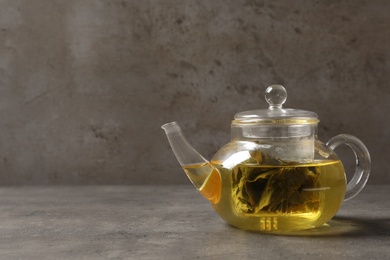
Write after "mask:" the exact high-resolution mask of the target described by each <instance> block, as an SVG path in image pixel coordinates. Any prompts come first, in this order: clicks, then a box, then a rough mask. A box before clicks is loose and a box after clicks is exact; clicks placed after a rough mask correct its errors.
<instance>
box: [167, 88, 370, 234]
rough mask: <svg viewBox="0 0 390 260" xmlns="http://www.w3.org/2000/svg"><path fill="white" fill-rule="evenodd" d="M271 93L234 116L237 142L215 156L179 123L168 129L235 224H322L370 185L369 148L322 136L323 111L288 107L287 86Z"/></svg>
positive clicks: (179, 153) (265, 228) (261, 227)
mask: <svg viewBox="0 0 390 260" xmlns="http://www.w3.org/2000/svg"><path fill="white" fill-rule="evenodd" d="M265 99H266V101H267V102H268V104H269V108H268V109H260V110H253V111H245V112H240V113H237V114H236V115H235V116H234V120H233V121H232V124H231V137H232V138H231V141H230V142H229V143H228V144H226V145H224V146H223V147H222V148H221V149H220V150H219V151H218V152H217V153H216V154H215V155H214V157H213V158H212V160H211V161H208V160H206V159H205V158H204V157H203V156H201V155H200V154H199V153H198V152H197V151H196V150H195V149H194V148H193V147H192V146H191V145H190V144H189V143H188V142H187V141H186V139H185V138H184V136H183V135H182V132H181V129H180V127H179V126H178V124H177V123H176V122H172V123H168V124H165V125H163V126H162V128H163V129H164V130H165V133H166V135H167V137H168V140H169V143H170V145H171V147H172V150H173V152H174V153H175V155H176V158H177V159H178V161H179V163H180V164H181V166H182V167H183V169H184V171H185V173H186V174H187V176H188V178H189V179H190V180H191V182H192V183H193V184H194V186H195V187H196V188H197V189H198V191H199V192H200V193H201V194H202V195H203V196H204V197H205V198H207V199H208V200H209V201H210V202H211V205H212V206H213V208H214V209H215V211H216V212H217V213H218V214H219V215H220V217H221V218H222V219H224V220H225V221H226V222H227V223H229V224H230V225H232V226H235V227H238V228H242V229H245V230H252V231H261V232H269V233H289V232H293V231H297V230H303V229H310V228H315V227H318V226H321V225H322V224H324V223H326V222H327V221H329V220H330V219H331V218H332V217H333V216H334V215H335V214H336V212H337V211H338V210H339V208H340V206H341V204H342V202H343V200H348V199H351V198H352V197H354V196H356V195H357V194H358V193H359V192H360V191H361V190H362V189H363V187H364V186H365V184H366V182H367V179H368V177H369V173H370V166H371V160H370V155H369V152H368V150H367V148H366V146H365V145H364V144H363V143H362V142H361V141H360V140H359V139H357V138H356V137H354V136H351V135H346V134H341V135H337V136H335V137H333V138H332V139H331V140H329V141H328V143H327V144H326V145H325V144H323V143H322V142H321V141H319V140H318V138H317V124H318V122H319V120H318V116H317V114H316V113H314V112H310V111H304V110H297V109H285V108H283V107H282V106H283V104H284V102H285V101H286V99H287V92H286V90H285V89H284V87H283V86H281V85H272V86H270V87H268V88H267V90H266V92H265ZM343 144H344V145H347V146H349V147H350V148H351V149H352V150H353V152H354V154H355V156H356V170H355V174H354V175H353V178H352V179H351V180H350V181H349V183H348V184H347V183H346V182H347V181H346V176H345V172H344V167H343V165H342V163H341V161H340V159H339V158H338V157H337V155H336V153H335V152H334V149H335V148H336V147H338V146H339V145H343Z"/></svg>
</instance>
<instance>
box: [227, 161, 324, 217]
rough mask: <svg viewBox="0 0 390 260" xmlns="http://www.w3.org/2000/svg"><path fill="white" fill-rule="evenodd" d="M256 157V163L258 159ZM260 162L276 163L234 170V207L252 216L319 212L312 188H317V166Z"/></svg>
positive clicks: (315, 194) (239, 167)
mask: <svg viewBox="0 0 390 260" xmlns="http://www.w3.org/2000/svg"><path fill="white" fill-rule="evenodd" d="M256 157H257V158H256V159H257V160H256V161H259V160H260V157H259V156H258V155H257V156H256ZM261 160H262V161H263V162H264V161H273V162H275V161H277V162H278V163H277V164H276V167H275V166H269V167H266V166H259V165H254V164H252V163H249V164H245V163H244V164H240V165H238V166H236V168H235V169H233V190H234V192H235V194H236V196H237V197H238V199H239V204H240V205H237V206H239V207H240V208H241V209H242V210H243V211H244V212H247V213H253V214H257V213H260V212H274V213H298V212H300V213H305V212H313V211H317V210H318V205H319V192H318V191H316V189H315V188H317V187H318V186H319V183H318V178H319V172H318V170H317V167H296V166H297V165H299V164H298V163H294V162H289V163H286V162H283V161H282V160H278V159H275V158H265V157H264V156H262V157H261ZM273 165H275V164H273ZM294 165H295V166H294ZM308 190H310V191H308Z"/></svg>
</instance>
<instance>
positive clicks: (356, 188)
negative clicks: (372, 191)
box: [326, 134, 371, 200]
mask: <svg viewBox="0 0 390 260" xmlns="http://www.w3.org/2000/svg"><path fill="white" fill-rule="evenodd" d="M343 144H345V145H347V146H349V147H350V148H351V149H352V151H353V152H354V153H355V157H356V168H355V174H354V175H353V177H352V179H351V180H350V181H349V182H348V184H347V191H346V194H345V198H344V200H349V199H352V198H353V197H355V196H356V195H357V194H358V193H359V192H360V191H361V190H362V189H363V188H364V186H365V185H366V183H367V180H368V177H369V175H370V169H371V158H370V153H369V152H368V149H367V147H366V146H365V145H364V144H363V142H362V141H360V140H359V139H358V138H356V137H355V136H352V135H348V134H340V135H336V136H335V137H333V138H331V139H330V140H329V141H328V142H327V143H326V145H327V146H328V147H329V148H330V149H332V150H334V149H336V148H337V147H338V146H340V145H343Z"/></svg>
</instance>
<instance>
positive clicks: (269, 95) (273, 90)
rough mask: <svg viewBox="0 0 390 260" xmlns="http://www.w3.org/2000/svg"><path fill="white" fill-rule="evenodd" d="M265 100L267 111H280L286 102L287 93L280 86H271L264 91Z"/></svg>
mask: <svg viewBox="0 0 390 260" xmlns="http://www.w3.org/2000/svg"><path fill="white" fill-rule="evenodd" d="M265 100H266V101H267V102H268V104H269V109H281V108H282V106H283V104H284V102H286V100H287V91H286V89H285V88H284V87H283V86H282V85H276V84H275V85H271V86H269V87H268V88H267V89H266V90H265Z"/></svg>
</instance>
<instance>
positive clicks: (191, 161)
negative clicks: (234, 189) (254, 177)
mask: <svg viewBox="0 0 390 260" xmlns="http://www.w3.org/2000/svg"><path fill="white" fill-rule="evenodd" d="M161 128H162V129H164V131H165V134H166V135H167V138H168V141H169V144H170V145H171V148H172V150H173V153H174V154H175V156H176V159H177V160H178V161H179V163H180V165H181V166H182V168H183V170H184V172H185V173H186V174H187V177H188V178H189V179H190V181H191V182H192V184H194V186H195V188H196V189H197V190H198V191H199V192H200V193H201V194H202V195H203V196H204V197H205V198H206V199H208V200H209V201H210V202H212V203H218V201H219V199H220V197H221V188H222V187H221V185H222V182H221V175H220V173H219V171H218V170H217V168H216V167H215V166H214V165H212V164H211V163H210V162H209V161H208V160H206V159H205V158H204V157H203V156H202V155H200V154H199V153H198V152H197V151H196V150H195V149H194V148H193V147H192V146H191V145H190V144H189V143H188V142H187V140H186V139H185V137H184V136H183V134H182V132H181V129H180V127H179V125H178V124H177V123H176V122H171V123H167V124H165V125H163V126H162V127H161Z"/></svg>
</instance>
